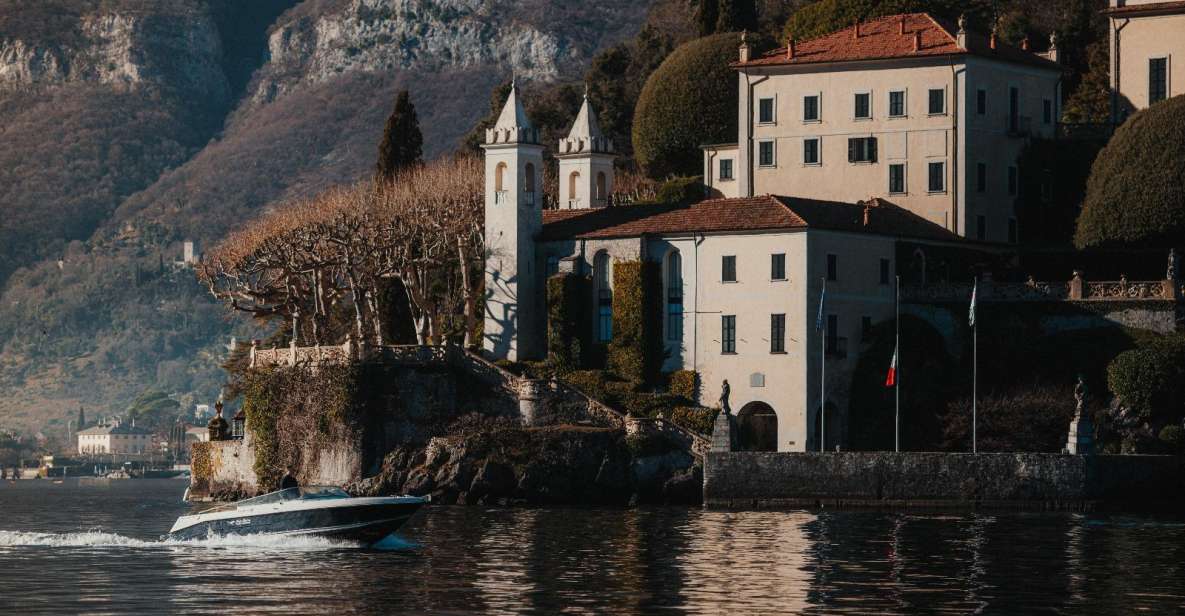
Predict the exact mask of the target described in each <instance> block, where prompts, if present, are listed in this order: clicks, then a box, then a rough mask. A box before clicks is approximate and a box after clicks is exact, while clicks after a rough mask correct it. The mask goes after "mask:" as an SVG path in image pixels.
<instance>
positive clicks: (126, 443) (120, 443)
mask: <svg viewBox="0 0 1185 616" xmlns="http://www.w3.org/2000/svg"><path fill="white" fill-rule="evenodd" d="M151 449H152V433H150V432H149V431H148V430H145V429H143V428H137V427H136V426H134V425H130V424H124V423H121V422H114V423H108V424H104V425H98V426H92V427H90V428H87V429H85V430H80V431H79V432H78V453H79V454H81V455H88V454H142V453H148V452H149V451H150V450H151Z"/></svg>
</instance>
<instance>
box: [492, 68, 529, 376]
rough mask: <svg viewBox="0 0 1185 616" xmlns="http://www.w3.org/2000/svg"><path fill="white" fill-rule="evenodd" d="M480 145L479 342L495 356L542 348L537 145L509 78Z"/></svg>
mask: <svg viewBox="0 0 1185 616" xmlns="http://www.w3.org/2000/svg"><path fill="white" fill-rule="evenodd" d="M481 147H482V149H483V150H485V242H486V257H485V260H486V261H485V300H486V304H485V329H484V333H483V335H482V347H483V348H484V349H485V350H486V351H487V352H488V353H489V354H490V355H491V356H493V357H494V358H496V359H509V360H511V361H518V360H521V359H532V358H536V357H539V356H541V353H542V352H541V346H540V345H541V342H542V331H541V330H542V327H543V325H542V324H543V320H542V316H543V315H542V314H540V311H541V307H540V302H539V301H537V298H538V296H539V293H540V290H541V289H540V286H539V285H540V284H541V280H542V276H541V274H540V273H539V272H537V271H535V270H536V268H537V264H536V263H535V238H536V236H538V234H539V232H540V230H542V228H543V191H542V187H543V176H542V174H543V146H541V145H539V131H538V129H536V128H535V127H534V126H532V125H531V121H530V120H529V119H528V118H527V114H526V112H525V111H524V110H523V106H522V103H521V102H520V101H519V98H518V86H517V84H515V83H513V82H511V85H510V96H509V97H507V99H506V104H505V105H504V106H503V107H502V113H501V114H500V115H499V116H498V121H497V122H496V123H495V124H494V127H493V128H490V129H487V130H486V142H485V144H484V145H482V146H481Z"/></svg>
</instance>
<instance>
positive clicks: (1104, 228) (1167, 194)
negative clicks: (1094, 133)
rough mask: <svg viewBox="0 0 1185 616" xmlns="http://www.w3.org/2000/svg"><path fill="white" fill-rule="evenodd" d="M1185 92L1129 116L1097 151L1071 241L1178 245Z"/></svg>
mask: <svg viewBox="0 0 1185 616" xmlns="http://www.w3.org/2000/svg"><path fill="white" fill-rule="evenodd" d="M1183 117H1185V96H1174V97H1173V98H1170V99H1168V100H1166V101H1162V102H1160V103H1157V104H1155V105H1152V106H1151V107H1148V108H1147V109H1144V110H1143V111H1140V112H1138V113H1136V114H1135V115H1133V116H1131V117H1130V118H1128V120H1127V121H1126V122H1124V123H1123V125H1122V126H1120V127H1119V129H1118V130H1116V131H1115V135H1114V136H1113V137H1112V138H1111V141H1110V143H1108V144H1107V147H1105V148H1103V151H1102V152H1100V153H1099V155H1098V158H1096V159H1095V162H1094V165H1093V166H1092V167H1091V171H1090V179H1089V180H1088V181H1087V184H1086V199H1085V201H1084V202H1083V204H1082V213H1081V214H1080V215H1079V217H1078V229H1077V232H1076V233H1075V236H1074V243H1075V244H1076V245H1077V246H1078V247H1079V248H1089V247H1099V246H1141V247H1146V246H1163V247H1166V248H1167V247H1170V246H1173V245H1179V244H1180V243H1181V242H1182V238H1183V237H1185V121H1183V120H1182V118H1183Z"/></svg>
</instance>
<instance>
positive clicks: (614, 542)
mask: <svg viewBox="0 0 1185 616" xmlns="http://www.w3.org/2000/svg"><path fill="white" fill-rule="evenodd" d="M183 489H184V484H183V482H177V481H169V480H160V481H155V480H129V481H123V482H111V483H110V484H109V485H106V486H104V485H89V486H78V485H75V484H70V483H66V484H60V485H54V484H50V483H45V482H41V483H38V482H24V483H17V484H10V483H3V484H0V515H2V517H0V611H3V612H4V613H79V612H85V613H91V614H114V613H131V612H139V613H154V614H155V613H195V614H196V613H205V614H215V613H226V612H230V611H232V610H233V612H234V613H236V614H247V613H266V612H282V613H288V614H294V613H310V612H335V613H336V612H355V613H425V612H427V613H454V614H474V613H490V614H506V613H534V614H551V613H556V612H559V611H565V612H570V613H584V614H602V613H620V614H630V613H650V612H655V611H659V610H664V611H673V612H675V613H694V614H718V613H735V614H745V613H819V614H848V613H850V614H868V613H885V614H905V613H934V614H942V613H950V614H965V613H969V612H977V611H978V612H982V613H1001V614H1011V613H1022V612H1033V611H1045V612H1053V613H1065V614H1084V613H1100V614H1108V613H1129V612H1133V611H1147V612H1149V613H1157V614H1161V613H1172V612H1180V611H1182V610H1185V589H1183V585H1185V582H1182V581H1181V580H1182V573H1185V571H1182V567H1183V565H1182V564H1181V563H1182V562H1185V523H1183V522H1185V521H1183V520H1182V519H1180V518H1166V517H1135V516H1126V517H1124V516H1120V517H1108V516H1084V515H1073V514H993V515H984V514H967V515H949V514H948V515H918V514H912V513H908V514H907V513H876V512H808V511H780V512H772V511H752V512H722V511H701V510H697V509H680V508H669V509H666V508H662V509H633V510H621V509H596V510H579V509H481V508H465V507H433V508H429V509H427V510H426V511H425V512H424V513H422V514H419V515H417V517H416V518H414V519H413V521H412V522H411V524H409V526H408V527H406V528H405V529H404V531H403V532H401V533H400V536H396V537H391V538H388V539H387V540H385V541H384V542H383V544H381V545H380V546H378V549H363V548H360V547H358V546H354V545H347V544H340V543H333V542H330V541H325V540H321V539H316V538H283V539H276V538H263V537H221V538H218V537H216V538H210V539H207V540H203V541H187V542H174V541H166V540H162V538H161V536H160V535H161V534H162V533H163V532H164V531H165V530H166V529H167V528H168V527H169V526H170V525H171V524H172V522H173V520H174V519H175V518H176V517H177V515H179V514H181V513H182V512H184V511H185V510H186V506H185V505H183V504H181V503H180V502H179V498H180V495H181V492H182V491H183Z"/></svg>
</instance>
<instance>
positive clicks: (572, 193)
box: [568, 171, 580, 207]
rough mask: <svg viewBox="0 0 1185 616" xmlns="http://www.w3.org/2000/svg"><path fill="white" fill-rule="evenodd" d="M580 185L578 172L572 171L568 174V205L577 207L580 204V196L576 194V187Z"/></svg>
mask: <svg viewBox="0 0 1185 616" xmlns="http://www.w3.org/2000/svg"><path fill="white" fill-rule="evenodd" d="M579 185H580V172H579V171H573V172H572V173H570V174H568V207H577V206H579V205H580V198H579V197H577V196H576V187H577V186H579Z"/></svg>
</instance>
